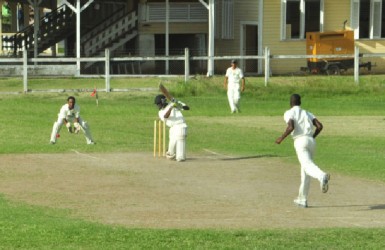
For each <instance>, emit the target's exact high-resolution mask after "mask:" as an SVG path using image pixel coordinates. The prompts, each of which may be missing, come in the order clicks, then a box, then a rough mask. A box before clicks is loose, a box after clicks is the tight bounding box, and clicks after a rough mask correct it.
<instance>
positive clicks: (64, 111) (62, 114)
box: [58, 103, 80, 121]
mask: <svg viewBox="0 0 385 250" xmlns="http://www.w3.org/2000/svg"><path fill="white" fill-rule="evenodd" d="M79 116H80V107H79V106H78V105H77V104H75V105H74V108H73V109H69V107H68V103H67V104H64V105H63V106H62V107H61V109H60V111H59V114H58V119H59V120H62V119H66V120H67V121H73V120H74V119H75V118H78V119H79Z"/></svg>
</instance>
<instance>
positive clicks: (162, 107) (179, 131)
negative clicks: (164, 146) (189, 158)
mask: <svg viewBox="0 0 385 250" xmlns="http://www.w3.org/2000/svg"><path fill="white" fill-rule="evenodd" d="M155 104H156V105H157V106H158V108H159V112H158V115H159V118H160V119H161V120H162V121H163V122H165V123H166V125H167V127H169V128H170V130H169V144H168V150H167V153H166V157H167V158H168V159H171V160H176V161H185V160H186V136H187V124H186V122H185V120H184V117H183V114H182V112H181V110H188V109H189V107H188V106H187V105H186V104H184V103H182V102H180V101H177V100H172V102H170V103H169V104H168V103H167V99H166V97H165V96H164V95H157V96H156V97H155Z"/></svg>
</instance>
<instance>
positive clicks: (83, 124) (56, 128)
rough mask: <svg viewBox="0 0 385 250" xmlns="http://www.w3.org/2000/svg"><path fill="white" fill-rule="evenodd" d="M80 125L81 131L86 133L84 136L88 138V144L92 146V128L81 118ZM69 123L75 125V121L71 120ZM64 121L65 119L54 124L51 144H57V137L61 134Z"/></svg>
mask: <svg viewBox="0 0 385 250" xmlns="http://www.w3.org/2000/svg"><path fill="white" fill-rule="evenodd" d="M78 121H79V125H80V127H81V130H82V131H83V133H84V136H85V137H86V141H87V144H91V143H92V142H93V139H92V135H91V131H90V128H89V126H88V123H87V122H86V121H83V120H82V119H81V118H80V117H79V119H78ZM68 122H70V123H73V122H74V121H73V120H69V121H68ZM63 124H64V121H63V119H58V120H57V121H56V122H54V124H53V127H52V133H51V142H56V135H57V134H58V133H59V132H60V129H61V127H62V126H63Z"/></svg>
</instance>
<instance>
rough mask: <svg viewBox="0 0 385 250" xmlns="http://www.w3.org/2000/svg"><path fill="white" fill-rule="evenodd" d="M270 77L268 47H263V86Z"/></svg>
mask: <svg viewBox="0 0 385 250" xmlns="http://www.w3.org/2000/svg"><path fill="white" fill-rule="evenodd" d="M269 78H270V49H269V48H268V47H265V87H266V86H267V82H268V81H269Z"/></svg>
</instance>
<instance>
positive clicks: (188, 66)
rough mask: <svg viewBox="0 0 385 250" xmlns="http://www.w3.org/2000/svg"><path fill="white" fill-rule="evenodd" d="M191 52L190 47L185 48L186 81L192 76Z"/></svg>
mask: <svg viewBox="0 0 385 250" xmlns="http://www.w3.org/2000/svg"><path fill="white" fill-rule="evenodd" d="M189 54H190V52H189V49H188V48H185V49H184V82H185V83H186V82H187V81H188V77H189V76H190V55H189Z"/></svg>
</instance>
